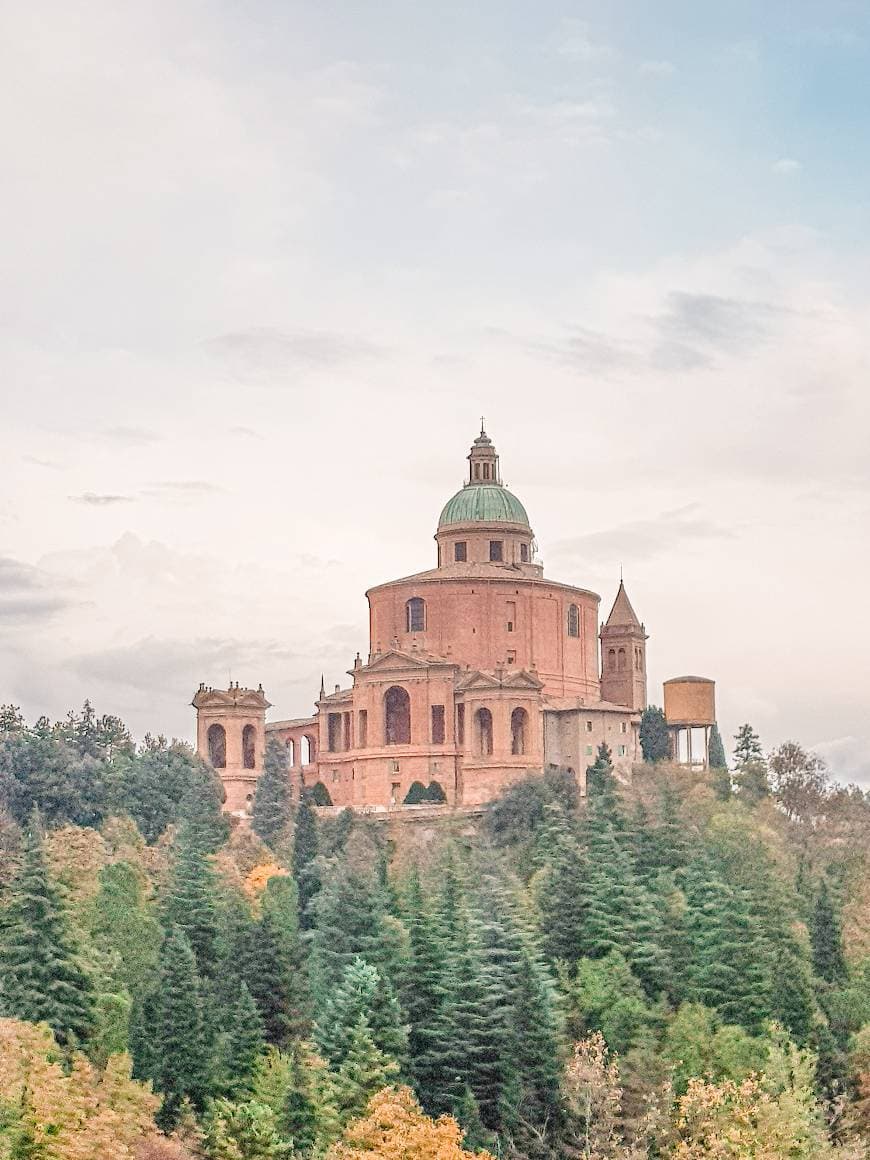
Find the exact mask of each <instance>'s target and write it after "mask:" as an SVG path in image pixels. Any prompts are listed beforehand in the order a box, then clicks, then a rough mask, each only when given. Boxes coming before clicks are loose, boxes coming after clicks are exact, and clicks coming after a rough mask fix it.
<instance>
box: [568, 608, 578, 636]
mask: <svg viewBox="0 0 870 1160" xmlns="http://www.w3.org/2000/svg"><path fill="white" fill-rule="evenodd" d="M568 635H569V636H579V635H580V609H579V608H578V607H577V605H576V604H569V605H568Z"/></svg>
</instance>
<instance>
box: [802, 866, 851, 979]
mask: <svg viewBox="0 0 870 1160" xmlns="http://www.w3.org/2000/svg"><path fill="white" fill-rule="evenodd" d="M810 945H811V947H812V956H813V971H814V972H815V974H816V976H817V978H819V979H823V980H824V981H825V982H826V983H832V984H839V983H844V982H845V981H846V979H847V978H848V974H849V972H848V969H847V967H846V955H845V951H844V949H843V934H842V931H841V929H840V923H839V920H838V918H837V915H836V912H835V910H834V905H833V902H832V901H831V895H830V893H829V891H828V884H827V882H826V881H825V880H824V879H822V883H821V886H820V887H819V889H818V891H817V893H816V900H815V905H814V906H813V913H812V918H811V919H810Z"/></svg>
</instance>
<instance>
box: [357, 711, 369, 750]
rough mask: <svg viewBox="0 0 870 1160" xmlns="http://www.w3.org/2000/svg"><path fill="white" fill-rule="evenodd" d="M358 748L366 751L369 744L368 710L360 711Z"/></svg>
mask: <svg viewBox="0 0 870 1160" xmlns="http://www.w3.org/2000/svg"><path fill="white" fill-rule="evenodd" d="M356 743H357V747H358V748H359V749H365V747H366V746H367V745H368V743H369V712H368V709H360V711H359V718H358V728H357V742H356Z"/></svg>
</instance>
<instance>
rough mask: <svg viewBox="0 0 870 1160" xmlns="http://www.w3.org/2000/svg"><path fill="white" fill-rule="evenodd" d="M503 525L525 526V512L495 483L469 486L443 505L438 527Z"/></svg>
mask: <svg viewBox="0 0 870 1160" xmlns="http://www.w3.org/2000/svg"><path fill="white" fill-rule="evenodd" d="M466 523H484V524H485V523H504V524H523V526H524V527H527V528H528V527H529V517H528V516H527V515H526V509H525V508H524V507H523V505H522V504H521V503H520V501H519V500H518V499H517V497H516V496H515V495H513V494H512V493H511V492H509V491H508V489H507V488H506V487H502V486H501V484H498V483H469V484H466V486H465V487H463V489H462V490H461V491H458V492H457V493H456V495H454V496H453V498H452V499H449V500H448V501H447V503H446V504H445V505H444V510H443V511H442V512H441V516H440V518H439V520H438V527H439V528H443V527H444V525H445V524H466Z"/></svg>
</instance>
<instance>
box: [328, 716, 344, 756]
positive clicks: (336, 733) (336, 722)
mask: <svg viewBox="0 0 870 1160" xmlns="http://www.w3.org/2000/svg"><path fill="white" fill-rule="evenodd" d="M326 747H327V749H328V750H329V752H330V753H335V751H336V750H337V749H341V713H330V714H329V715H328V716H327V718H326Z"/></svg>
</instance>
